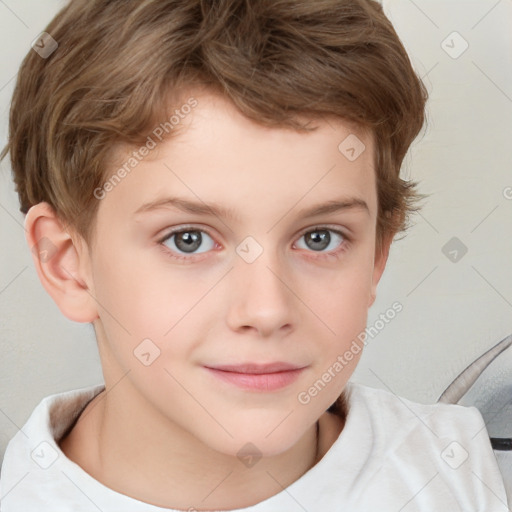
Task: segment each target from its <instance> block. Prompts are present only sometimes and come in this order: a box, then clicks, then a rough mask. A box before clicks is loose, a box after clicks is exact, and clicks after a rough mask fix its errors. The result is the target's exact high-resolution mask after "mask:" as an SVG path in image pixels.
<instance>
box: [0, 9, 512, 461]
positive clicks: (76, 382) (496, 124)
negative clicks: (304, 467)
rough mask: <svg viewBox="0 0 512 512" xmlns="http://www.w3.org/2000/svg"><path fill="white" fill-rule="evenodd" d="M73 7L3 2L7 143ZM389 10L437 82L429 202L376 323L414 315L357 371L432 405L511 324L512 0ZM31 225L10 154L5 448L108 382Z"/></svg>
mask: <svg viewBox="0 0 512 512" xmlns="http://www.w3.org/2000/svg"><path fill="white" fill-rule="evenodd" d="M64 4H65V2H64V1H61V0H45V1H44V2H42V1H40V0H16V1H14V0H0V56H1V63H2V66H1V68H0V143H1V144H2V146H3V144H4V143H5V140H6V136H7V115H8V108H9V102H10V98H11V94H12V90H13V87H14V82H15V77H16V74H17V70H18V67H19V65H20V62H21V60H22V58H23V56H24V55H25V54H26V52H27V51H29V49H30V44H31V42H32V41H33V40H34V38H35V37H36V36H37V35H38V34H39V33H40V32H41V31H42V30H43V29H44V27H45V26H46V24H47V23H48V22H49V21H50V19H51V18H52V17H53V16H54V14H55V13H56V12H57V11H58V10H59V8H60V7H61V6H63V5H64ZM384 8H385V11H386V13H387V14H388V16H389V18H390V19H391V21H392V23H393V24H394V26H395V28H396V31H397V32H398V34H399V36H400V38H401V39H402V41H403V43H404V45H405V47H406V48H407V51H408V52H409V55H410V57H411V60H412V62H413V65H414V66H415V68H416V70H417V72H418V74H419V75H420V76H421V77H422V78H423V79H424V81H425V83H426V85H427V88H428V90H429V92H430V101H429V105H428V127H427V128H426V129H424V132H423V133H422V134H421V135H420V137H419V138H418V139H417V141H416V142H415V143H414V144H413V146H412V148H411V150H410V152H409V154H408V156H407V158H406V160H405V163H404V166H403V170H402V171H403V174H404V176H405V177H407V178H412V179H414V180H419V181H420V182H421V187H420V191H421V192H423V193H428V194H430V198H429V199H428V200H427V201H426V202H425V203H424V204H425V206H424V208H423V210H422V212H421V213H420V214H417V215H415V216H414V225H413V226H412V227H411V229H410V231H409V232H408V235H407V236H406V237H405V238H404V239H403V240H400V241H397V242H395V244H394V245H393V246H392V249H391V253H390V257H389V262H388V267H387V269H386V271H385V273H384V276H383V278H382V280H381V283H380V285H379V290H378V296H377V300H376V302H375V304H374V305H373V306H372V308H371V309H370V312H369V319H368V325H369V326H370V325H374V324H375V322H376V320H378V318H379V314H381V313H384V312H385V311H386V310H387V309H389V308H390V306H391V304H392V303H393V302H395V301H399V302H400V303H401V304H402V305H403V311H402V312H401V313H399V314H398V315H397V316H396V317H395V319H394V320H392V321H391V322H390V323H388V324H387V325H385V327H384V328H383V329H380V330H379V334H378V335H377V336H375V337H369V339H368V341H369V343H368V346H367V347H366V349H365V353H364V356H363V358H362V360H361V362H360V364H359V367H358V368H357V370H356V372H355V374H354V375H353V378H352V379H353V380H354V381H357V382H361V383H363V384H367V385H371V386H374V387H379V388H384V389H387V390H390V391H392V392H394V393H396V394H398V395H400V396H403V397H406V398H409V399H411V400H415V401H419V402H423V403H432V402H435V401H436V400H437V398H438V397H439V395H440V394H441V392H442V391H443V390H444V389H445V388H446V386H447V385H448V384H449V383H450V382H451V381H452V380H453V378H455V376H456V375H457V374H458V373H459V372H460V371H461V370H462V369H463V368H465V367H466V365H467V364H469V363H470V362H471V361H473V360H474V359H476V358H477V357H478V356H479V355H480V354H482V353H483V352H484V351H485V350H487V349H488V348H490V347H491V346H493V345H495V344H496V343H497V342H498V341H499V340H501V339H502V338H504V337H505V336H507V335H508V334H510V333H511V332H512V258H511V256H512V140H511V139H512V35H511V32H512V31H511V30H510V23H511V20H512V0H472V1H470V0H414V1H413V0H384ZM454 31H456V32H458V33H459V34H460V36H461V37H462V38H463V39H464V40H465V41H467V43H468V44H469V47H468V48H467V50H466V51H465V52H464V53H462V54H461V55H460V56H458V57H457V58H453V56H450V55H449V54H448V53H447V52H446V51H445V49H443V48H447V47H448V46H451V47H452V48H451V50H449V51H451V52H457V51H458V50H459V49H460V48H461V44H462V39H460V38H458V36H455V38H454V36H450V34H451V33H452V32H454ZM448 36H450V37H448ZM447 37H448V39H447ZM443 41H445V43H443ZM507 187H511V188H510V189H507ZM507 191H508V193H507ZM506 196H508V199H507V197H506ZM23 221H24V216H23V215H22V214H21V213H20V212H19V205H18V199H17V196H16V194H15V192H14V187H13V184H12V181H11V177H10V168H9V164H8V161H7V159H6V160H4V162H3V163H2V168H1V172H0V235H1V241H2V243H1V247H2V250H1V252H0V455H1V454H3V451H4V449H5V445H6V444H7V441H8V440H9V439H10V438H11V437H12V436H13V435H14V434H15V433H16V431H17V430H18V428H19V427H21V426H22V425H23V424H24V422H25V421H26V420H27V418H28V416H29V414H30V412H31V411H32V410H33V408H34V407H35V406H36V405H37V403H38V402H39V401H40V400H41V399H42V398H43V397H45V396H47V395H49V394H52V393H57V392H61V391H65V390H69V389H75V388H79V387H83V386H89V385H92V384H96V383H100V382H102V374H101V368H100V363H99V357H98V354H97V350H96V345H95V339H94V335H93V329H92V326H91V325H88V324H77V323H74V322H72V321H70V320H68V319H66V318H65V317H64V316H63V315H62V314H61V313H60V311H59V309H58V308H57V306H56V305H55V303H54V302H53V301H52V299H51V298H50V297H49V296H48V295H47V293H46V291H45V290H44V288H43V287H42V285H41V283H40V282H39V279H38V277H37V274H36V272H35V269H34V266H33V262H32V258H31V254H30V250H29V248H28V246H27V245H26V242H25V237H24V230H23ZM452 237H457V238H458V239H459V240H460V242H461V243H463V244H464V245H465V246H466V247H467V253H466V254H465V255H464V256H463V257H462V258H460V253H459V258H460V259H458V261H456V262H453V261H451V260H450V259H449V258H448V257H447V256H445V254H444V253H443V251H442V248H443V246H444V245H445V244H446V243H447V242H448V241H449V240H450V239H451V238H452Z"/></svg>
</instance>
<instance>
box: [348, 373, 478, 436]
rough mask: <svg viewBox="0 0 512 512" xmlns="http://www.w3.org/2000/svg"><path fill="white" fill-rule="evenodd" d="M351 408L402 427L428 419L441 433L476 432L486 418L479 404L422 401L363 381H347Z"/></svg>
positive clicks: (391, 424) (430, 424)
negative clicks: (416, 400)
mask: <svg viewBox="0 0 512 512" xmlns="http://www.w3.org/2000/svg"><path fill="white" fill-rule="evenodd" d="M347 391H348V396H349V404H350V409H352V408H354V409H357V410H358V412H359V413H364V414H367V415H368V416H371V417H375V416H378V417H379V419H380V423H381V424H382V422H383V421H384V422H385V423H386V424H387V425H389V426H396V427H397V428H399V429H400V430H402V429H403V428H404V427H406V426H407V425H408V424H409V422H413V423H416V422H417V421H419V422H426V423H427V424H428V425H429V426H431V427H433V428H436V429H438V430H439V432H440V433H445V432H446V433H453V431H454V429H455V431H460V430H463V431H468V432H473V433H476V432H477V431H480V430H481V429H482V427H483V428H485V422H484V420H483V418H482V415H481V414H480V411H479V410H478V409H477V408H476V407H466V406H462V405H455V404H444V403H435V404H422V403H419V402H414V401H412V400H409V399H407V398H404V397H401V396H399V395H397V394H395V393H393V392H391V391H388V390H385V389H378V388H372V387H370V386H366V385H363V384H359V383H355V382H350V383H349V384H348V385H347Z"/></svg>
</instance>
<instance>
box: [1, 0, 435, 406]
mask: <svg viewBox="0 0 512 512" xmlns="http://www.w3.org/2000/svg"><path fill="white" fill-rule="evenodd" d="M45 32H47V33H49V34H50V35H51V36H52V37H53V39H55V40H56V41H57V43H58V48H57V49H56V50H55V51H54V52H53V53H52V54H51V55H49V56H47V57H46V58H43V57H42V56H41V55H39V54H38V53H37V52H36V51H35V50H30V51H29V53H28V55H27V56H26V57H25V59H24V60H23V63H22V65H21V68H20V70H19V73H18V78H17V82H16V86H15V90H14V95H13V99H12V105H11V110H10V118H9V140H8V143H7V145H6V147H5V148H4V150H3V151H2V154H1V155H0V158H2V159H3V158H4V157H5V156H6V154H7V152H9V154H10V159H11V166H12V170H13V174H14V181H15V184H16V190H17V192H18V195H19V199H20V210H21V211H22V212H23V213H27V211H28V210H29V208H30V207H31V206H32V205H34V204H37V203H39V202H42V201H46V202H48V203H49V204H50V205H51V206H52V207H53V208H54V210H55V212H56V214H57V215H58V216H59V218H60V219H61V220H63V221H64V222H65V223H66V224H68V225H69V226H70V227H71V228H72V229H75V230H76V231H77V232H78V234H79V235H81V236H82V238H83V239H84V240H85V241H86V242H87V243H90V242H91V241H92V238H93V237H92V233H93V225H94V220H95V218H96V214H97V209H98V206H99V200H98V199H97V198H96V197H95V195H94V190H95V189H97V188H98V187H102V185H103V183H104V182H105V178H106V176H107V173H108V172H111V170H110V171H109V166H108V165H107V162H108V159H109V157H110V156H111V154H112V148H114V147H115V146H116V145H119V144H122V145H126V144H127V145H134V146H135V145H137V144H142V143H143V142H144V141H145V140H146V138H147V136H148V133H149V132H150V131H151V130H152V129H153V128H154V127H155V126H156V125H158V124H159V123H162V122H165V120H166V119H167V117H168V114H167V112H168V110H169V105H170V104H172V103H171V99H176V98H178V96H179V94H180V93H181V94H183V93H185V94H186V91H187V89H188V88H190V87H192V86H194V85H199V86H201V87H203V86H206V87H208V88H210V89H212V90H215V91H218V92H220V93H221V94H223V95H224V96H225V97H226V98H228V99H229V100H230V101H232V102H233V103H234V105H235V106H236V107H237V108H238V109H239V110H240V112H241V113H242V114H244V115H245V116H247V117H248V118H250V119H252V120H255V121H256V122H258V123H260V124H262V125H266V126H274V127H289V128H292V129H297V130H306V131H309V130H313V129H315V128H314V127H311V126H306V123H305V124H301V123H299V121H298V119H299V118H300V117H305V118H309V119H314V118H326V119H327V117H334V118H341V119H343V120H345V121H346V122H349V123H353V125H354V126H358V127H360V128H362V129H363V130H365V131H366V130H368V132H369V133H371V134H373V136H374V141H375V155H374V158H375V169H376V181H377V196H378V219H377V234H376V236H377V240H376V245H377V248H379V247H381V243H382V241H383V240H384V238H385V237H387V236H389V235H394V234H395V233H397V232H399V231H402V230H405V229H406V227H407V224H408V222H407V221H408V215H409V213H410V212H412V211H414V210H416V209H418V207H417V206H415V202H416V200H418V199H419V198H421V197H423V195H422V194H418V192H417V191H416V190H415V187H416V185H417V184H416V183H414V182H412V181H405V180H403V179H401V178H400V176H399V172H400V168H401V165H402V161H403V159H404V156H405V154H406V152H407V150H408V148H409V146H410V144H411V143H412V141H413V140H414V139H415V138H416V136H417V135H418V133H419V132H420V130H421V128H422V126H423V123H424V120H425V115H424V107H425V104H426V101H427V98H428V94H427V90H426V88H425V86H424V84H423V83H422V81H421V80H420V79H419V78H418V76H417V75H416V74H415V72H414V70H413V68H412V65H411V62H410V60H409V58H408V55H407V53H406V51H405V49H404V47H403V45H402V43H401V42H400V40H399V38H398V36H397V34H396V32H395V30H394V28H393V26H392V25H391V23H390V21H389V20H388V19H387V18H386V16H385V15H384V12H383V9H382V6H381V5H380V4H379V3H377V2H376V1H373V0H217V1H211V0H71V1H70V2H69V3H68V5H67V6H65V7H64V8H63V9H62V10H61V11H60V12H59V13H58V14H57V15H56V16H55V18H54V19H53V20H52V21H51V22H50V24H49V25H48V26H47V28H46V29H45ZM174 133H175V132H173V131H170V132H169V135H171V134H174ZM340 142H341V141H340ZM338 405H340V406H341V405H342V397H340V401H339V402H338ZM333 407H334V406H333Z"/></svg>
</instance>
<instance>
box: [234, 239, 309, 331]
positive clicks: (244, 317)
mask: <svg viewBox="0 0 512 512" xmlns="http://www.w3.org/2000/svg"><path fill="white" fill-rule="evenodd" d="M249 261H250V260H246V259H244V258H243V257H239V256H237V257H236V258H235V259H234V268H233V270H232V271H231V272H230V276H229V286H230V292H229V293H228V297H229V306H228V307H229V309H228V314H227V322H228V324H229V327H230V328H231V329H232V330H233V331H244V330H245V331H247V330H254V331H255V332H257V333H258V334H259V335H260V336H261V337H269V336H272V335H275V334H276V333H279V331H282V333H281V334H280V335H283V334H286V333H287V332H288V331H290V330H291V329H292V328H295V327H296V325H297V322H298V319H299V314H300V311H299V307H300V301H299V300H298V299H297V297H296V296H295V294H294V292H293V283H292V280H293V278H292V277H291V272H290V270H289V269H287V268H286V264H285V263H284V261H283V260H282V259H281V258H279V257H278V255H277V254H276V251H275V249H274V250H271V249H270V248H265V250H263V252H262V253H261V254H260V255H259V256H258V257H257V258H256V259H255V260H254V261H252V262H249Z"/></svg>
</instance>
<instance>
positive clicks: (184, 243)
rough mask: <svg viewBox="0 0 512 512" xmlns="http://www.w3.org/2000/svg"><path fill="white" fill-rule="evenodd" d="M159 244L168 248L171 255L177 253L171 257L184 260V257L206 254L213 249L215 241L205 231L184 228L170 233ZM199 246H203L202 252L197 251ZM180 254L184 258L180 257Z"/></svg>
mask: <svg viewBox="0 0 512 512" xmlns="http://www.w3.org/2000/svg"><path fill="white" fill-rule="evenodd" d="M205 237H206V238H205ZM205 239H206V240H207V241H208V240H209V242H208V243H206V244H205ZM159 243H160V244H162V245H165V246H166V247H168V248H169V249H170V250H171V253H177V254H171V256H173V257H175V258H178V259H182V258H186V255H194V254H200V253H203V252H207V251H210V250H211V249H213V248H214V247H215V241H214V240H213V239H212V237H211V236H210V235H209V234H208V233H207V232H206V231H204V230H202V229H198V228H193V227H185V228H180V229H177V230H174V231H171V232H170V233H168V234H167V235H166V236H165V237H164V238H162V239H161V240H159ZM205 245H206V247H205ZM201 246H203V250H199V251H198V249H199V248H200V247H201ZM180 253H181V254H184V255H185V256H181V255H180Z"/></svg>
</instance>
